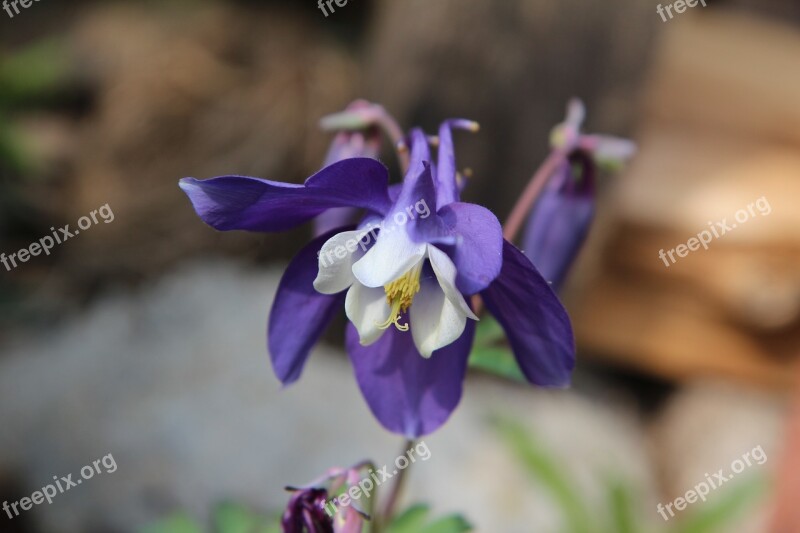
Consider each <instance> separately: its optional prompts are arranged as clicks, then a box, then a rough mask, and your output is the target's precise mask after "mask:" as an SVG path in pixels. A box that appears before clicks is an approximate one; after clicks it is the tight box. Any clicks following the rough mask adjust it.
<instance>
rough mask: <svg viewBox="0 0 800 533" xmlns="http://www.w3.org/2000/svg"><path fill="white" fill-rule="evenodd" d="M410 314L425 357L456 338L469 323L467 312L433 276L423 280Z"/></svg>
mask: <svg viewBox="0 0 800 533" xmlns="http://www.w3.org/2000/svg"><path fill="white" fill-rule="evenodd" d="M409 315H410V321H411V335H412V337H413V339H414V345H415V346H416V347H417V350H419V353H420V354H421V355H422V356H423V357H430V356H431V354H433V352H435V351H436V350H438V349H439V348H443V347H445V346H447V345H448V344H451V343H453V342H455V341H456V340H457V339H458V338H459V337H460V336H461V334H462V333H463V332H464V327H466V325H467V315H466V314H465V313H464V312H463V311H462V310H461V309H460V308H459V307H458V306H456V305H454V304H453V303H452V302H451V301H450V300H449V299H448V298H447V297H446V296H445V293H444V291H443V290H442V288H441V286H440V285H439V283H437V281H436V280H433V279H429V280H423V282H422V283H421V289H420V291H419V293H418V294H417V296H416V298H414V303H413V305H412V306H411V309H409Z"/></svg>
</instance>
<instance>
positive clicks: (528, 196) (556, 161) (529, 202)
mask: <svg viewBox="0 0 800 533" xmlns="http://www.w3.org/2000/svg"><path fill="white" fill-rule="evenodd" d="M566 157H567V151H566V150H565V149H564V148H556V149H555V150H553V151H552V152H550V154H549V155H548V156H547V159H545V160H544V162H543V163H542V165H541V166H540V167H539V168H538V169H537V170H536V173H535V174H534V175H533V176H532V177H531V180H530V181H529V182H528V185H527V186H526V187H525V190H524V191H523V192H522V196H520V197H519V200H518V201H517V203H516V205H515V206H514V209H512V210H511V214H510V215H509V216H508V219H507V220H506V223H505V224H504V225H503V237H504V238H505V239H506V240H507V241H509V242H514V239H515V238H516V236H517V234H518V233H519V230H520V228H521V227H522V225H523V224H524V223H525V219H526V218H527V217H528V214H529V213H530V211H531V208H532V207H533V204H534V203H535V202H536V199H537V198H538V197H539V194H540V193H541V192H542V189H543V188H544V186H545V184H546V183H547V179H548V178H549V177H550V176H552V175H553V173H554V172H555V171H556V169H557V168H558V165H560V164H561V163H562V162H563V161H564V160H565V159H566Z"/></svg>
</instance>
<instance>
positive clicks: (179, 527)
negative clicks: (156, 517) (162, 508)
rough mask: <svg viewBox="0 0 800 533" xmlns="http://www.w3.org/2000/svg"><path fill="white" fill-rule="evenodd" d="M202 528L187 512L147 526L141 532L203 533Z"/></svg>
mask: <svg viewBox="0 0 800 533" xmlns="http://www.w3.org/2000/svg"><path fill="white" fill-rule="evenodd" d="M202 531H203V530H202V528H201V527H200V525H198V524H197V522H195V521H194V520H192V519H191V518H190V517H189V516H188V515H187V514H185V513H176V514H174V515H171V516H168V517H167V518H165V519H163V520H161V521H159V522H156V523H155V524H152V525H150V526H146V527H144V528H142V529H141V530H140V533H202Z"/></svg>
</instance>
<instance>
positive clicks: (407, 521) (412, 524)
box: [386, 503, 431, 533]
mask: <svg viewBox="0 0 800 533" xmlns="http://www.w3.org/2000/svg"><path fill="white" fill-rule="evenodd" d="M430 511H431V509H430V507H429V506H428V505H427V504H424V503H418V504H416V505H412V506H411V507H409V508H408V509H406V510H405V511H403V512H402V513H400V514H399V515H397V517H395V519H394V520H392V522H391V524H389V527H388V528H387V529H386V533H415V532H416V531H418V530H419V528H421V527H422V525H423V524H424V523H425V521H426V520H427V518H428V514H430Z"/></svg>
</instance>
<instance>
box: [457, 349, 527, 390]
mask: <svg viewBox="0 0 800 533" xmlns="http://www.w3.org/2000/svg"><path fill="white" fill-rule="evenodd" d="M469 367H470V368H475V369H477V370H482V371H484V372H488V373H489V374H494V375H496V376H500V377H502V378H506V379H510V380H513V381H520V382H524V381H525V376H524V375H523V374H522V371H521V370H520V369H519V365H517V360H516V359H514V354H513V353H511V350H509V349H508V348H505V347H499V346H475V347H474V348H473V349H472V353H471V354H470V356H469Z"/></svg>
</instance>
